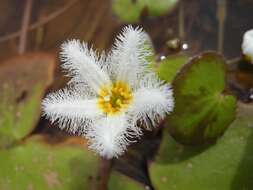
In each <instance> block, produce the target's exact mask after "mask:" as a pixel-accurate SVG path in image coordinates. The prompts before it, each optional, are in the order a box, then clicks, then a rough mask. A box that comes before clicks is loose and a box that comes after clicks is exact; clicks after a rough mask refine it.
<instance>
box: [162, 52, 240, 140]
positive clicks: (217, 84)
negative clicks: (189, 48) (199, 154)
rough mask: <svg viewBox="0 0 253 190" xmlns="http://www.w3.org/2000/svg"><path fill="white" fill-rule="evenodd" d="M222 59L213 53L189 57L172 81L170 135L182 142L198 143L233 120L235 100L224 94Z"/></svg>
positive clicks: (168, 124) (213, 137)
mask: <svg viewBox="0 0 253 190" xmlns="http://www.w3.org/2000/svg"><path fill="white" fill-rule="evenodd" d="M225 83H226V73H225V60H224V59H223V58H222V57H221V56H220V55H218V54H216V53H214V52H207V53H203V54H201V55H199V56H197V57H195V58H193V59H192V60H190V61H189V62H188V63H187V64H186V65H184V66H183V68H182V69H181V70H180V71H179V73H178V74H177V76H176V78H175V79H174V81H173V90H174V98H175V109H174V111H173V113H172V114H171V115H170V116H169V117H168V121H167V126H168V129H169V132H170V133H171V135H172V136H173V137H174V138H175V139H176V140H177V141H179V142H181V143H184V144H202V143H204V142H209V141H213V140H215V139H216V138H217V137H219V136H220V135H222V134H223V133H224V131H225V130H226V129H227V127H228V126H229V124H230V123H231V122H232V121H233V120H234V117H235V110H236V100H235V98H234V97H233V96H231V95H226V94H224V92H225V88H226V84H225Z"/></svg>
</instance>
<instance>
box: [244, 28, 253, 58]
mask: <svg viewBox="0 0 253 190" xmlns="http://www.w3.org/2000/svg"><path fill="white" fill-rule="evenodd" d="M242 52H243V54H244V55H245V56H246V58H247V59H249V61H250V62H251V63H253V29H251V30H248V31H247V32H245V34H244V36H243V42H242Z"/></svg>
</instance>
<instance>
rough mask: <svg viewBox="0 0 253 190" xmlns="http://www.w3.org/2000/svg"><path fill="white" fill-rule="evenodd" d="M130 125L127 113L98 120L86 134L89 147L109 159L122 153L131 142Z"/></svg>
mask: <svg viewBox="0 0 253 190" xmlns="http://www.w3.org/2000/svg"><path fill="white" fill-rule="evenodd" d="M129 125H130V124H129V121H128V119H127V117H126V115H125V114H121V115H119V116H118V115H116V116H110V117H109V116H108V117H105V118H103V119H100V120H98V121H96V123H95V124H94V126H93V127H91V128H89V131H88V133H87V135H86V136H87V138H88V139H89V143H90V145H89V147H90V148H91V149H92V150H94V151H95V152H97V153H98V154H99V155H100V156H103V157H105V158H108V159H109V158H112V157H118V156H120V155H122V154H123V153H124V151H125V150H126V147H127V145H128V144H129V143H130V140H129V138H128V137H129V136H130V134H131V132H128V128H129Z"/></svg>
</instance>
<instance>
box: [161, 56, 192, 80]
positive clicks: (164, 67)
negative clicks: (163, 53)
mask: <svg viewBox="0 0 253 190" xmlns="http://www.w3.org/2000/svg"><path fill="white" fill-rule="evenodd" d="M187 59H188V57H187V56H186V55H185V54H178V55H173V56H168V57H166V58H164V59H162V60H161V61H160V62H159V64H158V66H157V68H156V72H157V75H158V77H159V78H160V79H162V80H164V81H166V82H168V83H171V82H172V81H173V79H174V78H175V76H176V74H177V73H178V72H179V71H180V69H181V68H182V67H183V65H184V64H186V63H187Z"/></svg>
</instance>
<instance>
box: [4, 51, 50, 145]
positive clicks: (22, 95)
mask: <svg viewBox="0 0 253 190" xmlns="http://www.w3.org/2000/svg"><path fill="white" fill-rule="evenodd" d="M53 70H54V57H53V56H51V55H48V54H42V53H40V54H39V53H38V54H27V55H23V56H17V57H14V58H12V59H9V60H7V61H6V62H4V63H3V64H1V66H0V96H1V98H0V147H6V146H9V145H11V144H12V143H13V142H15V141H17V140H19V139H22V138H23V137H25V136H26V135H27V134H29V133H30V132H31V131H32V130H33V128H34V127H35V123H36V122H37V120H38V119H39V117H40V102H41V98H42V97H43V94H44V92H45V90H46V88H47V87H48V85H49V84H50V83H51V82H52V78H53Z"/></svg>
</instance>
